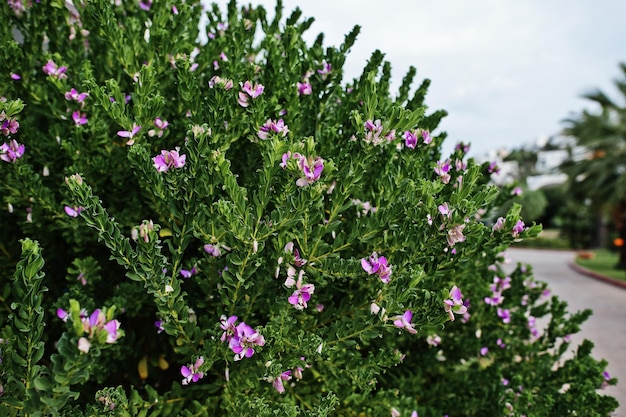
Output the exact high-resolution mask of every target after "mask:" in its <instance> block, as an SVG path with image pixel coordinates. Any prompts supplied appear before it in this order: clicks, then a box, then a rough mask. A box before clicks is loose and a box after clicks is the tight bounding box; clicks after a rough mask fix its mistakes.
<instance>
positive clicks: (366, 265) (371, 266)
mask: <svg viewBox="0 0 626 417" xmlns="http://www.w3.org/2000/svg"><path fill="white" fill-rule="evenodd" d="M361 267H362V268H363V269H364V270H365V272H367V274H368V275H372V274H376V275H378V277H379V278H380V280H381V281H382V282H384V283H385V284H387V283H389V280H390V277H391V266H390V265H389V264H388V262H387V258H385V257H384V256H380V257H379V256H378V254H377V253H376V252H372V254H371V255H370V256H369V257H367V258H363V259H361Z"/></svg>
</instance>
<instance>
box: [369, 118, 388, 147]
mask: <svg viewBox="0 0 626 417" xmlns="http://www.w3.org/2000/svg"><path fill="white" fill-rule="evenodd" d="M364 128H365V142H366V143H371V144H372V145H378V144H380V143H382V142H383V139H386V140H388V141H392V140H394V139H395V138H396V131H395V129H394V130H390V131H388V132H385V131H384V128H383V125H382V123H381V122H380V119H377V120H375V121H372V120H366V121H365V125H364Z"/></svg>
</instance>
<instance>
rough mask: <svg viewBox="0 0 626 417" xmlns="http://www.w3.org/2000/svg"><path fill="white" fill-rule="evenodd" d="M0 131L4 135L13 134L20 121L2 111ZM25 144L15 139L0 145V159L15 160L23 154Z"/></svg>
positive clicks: (0, 113) (0, 114)
mask: <svg viewBox="0 0 626 417" xmlns="http://www.w3.org/2000/svg"><path fill="white" fill-rule="evenodd" d="M0 122H1V124H0V132H2V134H3V135H4V136H6V137H8V136H9V135H14V134H16V133H17V131H18V129H19V128H20V123H19V122H18V121H17V120H16V119H14V118H11V117H7V116H6V114H5V113H4V111H2V112H0ZM24 150H25V146H24V145H23V144H21V143H18V142H17V141H16V140H15V139H11V140H9V141H8V142H4V143H2V145H0V159H2V160H3V161H5V162H15V161H17V160H18V159H20V158H21V157H22V156H23V155H24Z"/></svg>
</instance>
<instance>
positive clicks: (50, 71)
mask: <svg viewBox="0 0 626 417" xmlns="http://www.w3.org/2000/svg"><path fill="white" fill-rule="evenodd" d="M42 69H43V72H44V73H46V75H48V76H49V77H53V78H57V79H59V80H60V79H63V78H67V75H65V72H66V71H67V67H59V66H57V64H55V63H54V61H53V60H51V59H49V60H48V62H46V65H44V66H43V67H42Z"/></svg>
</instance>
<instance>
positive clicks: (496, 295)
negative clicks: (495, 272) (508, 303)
mask: <svg viewBox="0 0 626 417" xmlns="http://www.w3.org/2000/svg"><path fill="white" fill-rule="evenodd" d="M489 288H490V289H491V297H485V303H487V304H488V305H490V306H497V305H500V304H502V302H503V301H504V297H503V296H502V292H503V291H504V290H508V289H509V288H511V277H504V278H500V277H498V276H496V277H494V278H493V284H491V286H490V287H489Z"/></svg>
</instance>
